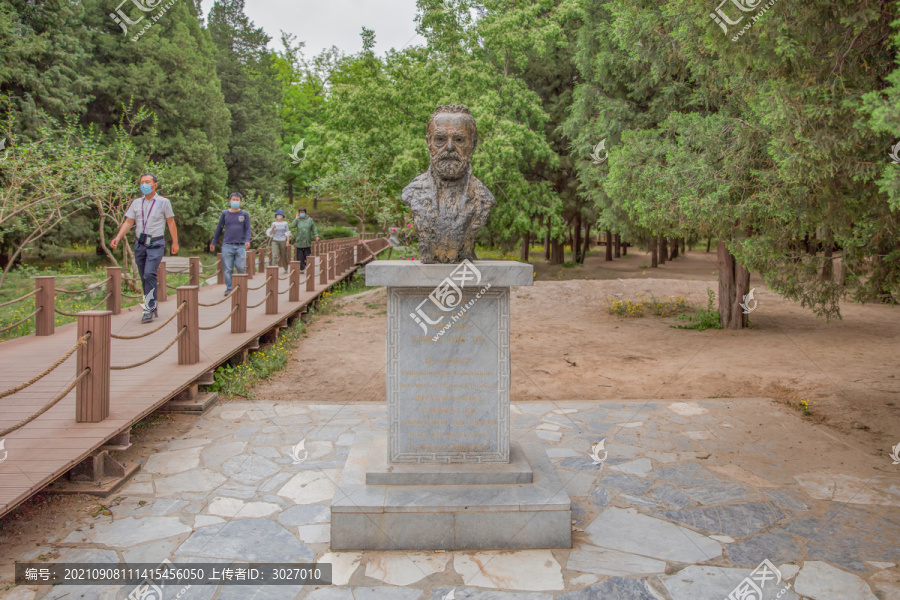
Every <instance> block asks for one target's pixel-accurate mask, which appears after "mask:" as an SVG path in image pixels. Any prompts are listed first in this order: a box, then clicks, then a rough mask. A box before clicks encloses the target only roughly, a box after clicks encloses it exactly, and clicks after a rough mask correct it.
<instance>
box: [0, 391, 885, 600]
mask: <svg viewBox="0 0 900 600" xmlns="http://www.w3.org/2000/svg"><path fill="white" fill-rule="evenodd" d="M511 412H512V415H511V416H512V419H511V431H512V439H514V440H515V439H523V438H525V437H526V436H527V439H530V440H539V441H538V443H540V444H541V445H542V446H543V449H544V450H545V451H546V455H547V456H549V457H550V462H551V463H552V464H553V466H554V470H555V473H556V476H557V477H558V480H559V485H560V487H561V489H564V490H566V491H568V493H569V496H570V497H571V510H572V520H573V521H574V525H573V541H574V547H573V548H572V549H571V550H561V549H557V550H525V551H513V552H491V551H457V552H446V553H434V552H387V551H367V552H333V551H332V550H331V549H330V548H329V543H328V539H329V535H328V534H329V532H330V526H331V523H330V519H331V515H330V511H329V507H330V503H331V501H332V498H333V497H334V496H335V493H336V492H341V493H344V494H346V495H347V496H348V497H349V498H352V497H353V496H352V495H353V494H354V493H355V492H356V491H357V490H352V489H349V490H341V489H340V488H341V486H340V482H341V478H342V475H344V474H346V473H348V472H352V471H353V470H354V469H356V470H357V471H358V474H362V475H363V476H364V467H361V466H360V465H354V464H351V463H348V461H347V457H348V450H349V449H351V448H353V447H354V445H355V444H357V440H359V439H363V438H364V437H367V436H372V435H376V434H383V433H384V427H385V423H386V420H385V409H384V406H383V405H378V404H371V403H361V404H354V405H349V406H343V405H335V404H330V405H316V404H310V403H297V404H296V405H285V404H284V403H281V404H278V405H277V406H276V405H275V404H274V403H270V402H265V401H258V402H250V401H248V402H231V403H223V404H220V405H219V406H216V407H213V408H212V409H211V410H210V411H209V412H208V413H207V414H206V415H204V416H203V417H201V418H197V419H196V421H194V424H193V426H192V427H191V429H190V430H189V431H188V432H187V433H185V435H184V436H183V437H182V439H177V440H170V441H167V442H163V443H160V444H158V446H157V447H156V448H155V451H154V453H153V454H152V455H150V456H147V457H146V460H145V468H144V470H143V472H141V473H139V474H138V475H137V476H136V477H135V478H134V479H133V480H132V481H131V482H129V484H128V485H127V486H126V487H124V488H123V489H122V491H121V492H120V493H119V496H121V499H120V500H118V501H116V502H112V503H111V506H110V510H111V512H112V514H111V515H102V514H101V515H99V516H98V517H96V518H95V517H92V516H90V515H85V516H83V517H81V518H79V519H78V520H76V521H74V522H70V523H65V524H63V523H61V524H60V525H59V530H58V531H57V532H56V534H55V535H54V536H51V538H50V539H49V540H48V541H45V542H43V543H42V544H41V545H40V546H39V547H37V548H35V549H33V550H29V551H28V552H27V553H26V554H25V555H24V556H6V555H3V551H2V549H0V557H2V558H3V559H4V560H5V561H10V562H11V561H13V560H18V561H24V560H36V557H37V556H39V555H41V554H43V555H47V554H51V553H58V555H59V556H58V558H54V559H53V561H54V562H65V561H72V562H74V561H83V562H91V563H98V564H99V563H106V564H109V563H112V562H124V561H131V562H136V561H141V562H151V563H157V564H158V563H160V562H162V561H163V560H165V559H168V560H171V561H175V562H182V563H185V562H191V563H197V562H220V563H227V562H229V561H232V560H257V561H265V562H274V561H293V562H299V561H310V560H319V561H322V562H329V563H331V564H332V565H333V574H334V582H335V585H333V586H329V587H319V588H314V587H295V586H266V587H258V588H244V587H238V586H225V585H220V586H194V587H192V588H190V589H187V590H185V591H184V593H183V594H182V595H181V596H180V598H179V600H230V599H238V598H241V599H243V598H257V599H267V598H273V599H279V600H280V599H285V600H381V599H384V600H463V599H467V600H507V599H509V600H597V599H602V600H726V598H728V595H729V594H730V593H731V592H732V590H734V589H735V588H736V586H738V585H741V584H742V582H744V581H745V580H746V579H747V578H749V577H751V574H753V573H754V571H755V569H757V566H758V565H759V564H760V563H762V562H763V561H764V560H768V561H770V562H771V563H772V564H773V565H774V566H777V568H778V569H779V570H780V573H781V576H782V578H783V579H782V581H781V582H779V584H778V586H777V587H776V586H775V584H774V583H773V581H771V580H766V581H765V583H766V586H764V588H763V590H762V592H763V594H762V598H763V600H771V598H775V597H776V596H777V595H778V594H779V593H781V596H780V600H796V599H797V598H804V599H807V600H873V599H877V600H895V599H897V598H900V568H898V566H897V565H898V563H900V544H898V540H900V512H898V511H897V507H898V506H900V483H898V478H900V468H898V467H892V466H891V464H890V460H889V459H885V461H882V460H881V458H882V457H866V458H865V459H864V460H863V463H864V466H865V467H866V468H868V469H871V473H873V474H874V473H877V475H875V476H871V475H869V476H866V475H865V474H864V473H863V472H861V471H860V468H857V469H856V470H855V471H854V470H852V469H847V468H844V467H842V466H841V464H842V459H843V458H845V457H846V455H847V453H849V452H854V451H855V450H854V449H853V448H852V446H849V445H847V444H844V443H839V442H836V441H835V438H834V437H833V436H831V435H830V434H826V433H822V432H820V431H818V430H816V429H815V428H814V427H813V426H812V425H811V424H810V423H808V422H807V421H805V420H804V419H803V418H802V417H801V416H800V415H799V414H796V413H793V412H790V411H788V410H787V409H785V408H784V407H783V406H781V405H777V404H775V403H773V402H771V401H769V400H766V399H728V400H723V399H716V400H695V401H689V400H684V399H678V400H671V401H669V400H659V399H654V400H652V401H643V400H636V401H618V402H605V401H603V402H531V403H527V404H515V403H514V404H513V406H512V411H511ZM760 414H765V415H766V419H767V421H766V422H765V423H762V424H761V423H760V421H761V420H762V419H760V418H759V415H760ZM770 422H772V423H775V425H773V426H771V427H769V424H770ZM726 425H728V427H726ZM739 426H740V427H744V428H745V429H750V428H751V427H753V428H754V429H755V430H758V431H757V433H758V434H759V436H760V440H761V441H760V442H759V443H755V444H748V445H745V446H744V447H742V448H740V449H737V450H736V449H735V448H734V447H733V446H734V444H733V437H732V432H733V431H734V428H736V427H739ZM539 427H542V429H538V428H539ZM540 431H544V432H550V433H559V434H560V435H559V436H558V439H556V436H551V437H552V438H554V439H548V438H542V437H540V436H537V432H540ZM784 431H789V432H791V433H790V434H791V435H794V436H796V437H797V438H798V439H802V440H803V447H804V450H805V452H806V453H808V455H807V456H804V460H803V461H798V460H794V458H795V457H781V456H774V455H772V454H771V453H769V452H767V451H766V444H765V443H764V441H765V439H766V437H767V436H774V435H784V433H783V432H784ZM604 438H605V448H606V450H607V451H608V456H607V457H606V458H605V460H603V461H601V462H600V464H596V461H594V460H593V459H592V458H591V448H592V446H593V445H594V444H596V443H597V442H599V441H600V440H601V439H604ZM301 440H302V441H304V442H305V443H304V447H305V452H306V454H305V455H304V456H300V457H298V458H302V460H297V459H295V458H294V455H295V453H294V452H293V450H294V448H295V447H296V446H297V445H298V444H299V442H300V441H301ZM301 454H302V453H301ZM861 460H862V459H861ZM360 469H362V470H360ZM892 469H893V470H892ZM536 475H539V474H536ZM385 492H386V490H385ZM369 525H371V524H369ZM0 526H2V522H0ZM431 526H432V523H429V522H423V523H421V524H420V525H419V528H420V535H422V536H423V537H426V538H427V536H428V535H429V531H430V528H431ZM527 528H528V524H524V525H522V526H521V527H518V528H516V527H515V526H512V525H511V526H510V527H509V531H508V535H509V536H510V538H513V537H514V536H516V535H521V533H520V531H519V529H523V530H526V531H527ZM50 540H53V541H50ZM757 573H758V571H757ZM3 587H4V586H3V585H2V584H0V590H2V588H3ZM128 591H129V590H123V589H122V588H121V586H119V587H115V586H87V587H77V588H76V587H62V586H58V587H55V588H50V587H47V586H37V585H35V586H19V587H14V588H11V589H7V590H2V591H0V600H48V599H49V600H53V599H57V598H59V599H62V598H66V599H67V600H72V599H75V598H79V599H80V598H84V599H90V600H94V599H100V600H112V599H116V600H121V598H124V597H125V596H127V593H128ZM180 592H181V588H177V589H171V586H169V588H166V589H165V590H164V592H163V597H162V598H163V599H165V600H170V599H171V598H175V596H176V595H177V594H178V593H180ZM735 597H740V596H735ZM153 600H157V599H156V598H154V599H153ZM160 600H162V599H160Z"/></svg>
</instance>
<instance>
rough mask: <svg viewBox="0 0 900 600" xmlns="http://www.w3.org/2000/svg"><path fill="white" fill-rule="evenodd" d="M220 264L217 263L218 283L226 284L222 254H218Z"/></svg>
mask: <svg viewBox="0 0 900 600" xmlns="http://www.w3.org/2000/svg"><path fill="white" fill-rule="evenodd" d="M216 257H217V258H218V259H219V262H217V263H216V283H225V269H224V268H222V253H221V252H219V253H218V254H216Z"/></svg>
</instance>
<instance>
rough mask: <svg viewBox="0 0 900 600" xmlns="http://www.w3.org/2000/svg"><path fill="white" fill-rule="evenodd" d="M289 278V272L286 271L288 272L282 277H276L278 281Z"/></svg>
mask: <svg viewBox="0 0 900 600" xmlns="http://www.w3.org/2000/svg"><path fill="white" fill-rule="evenodd" d="M290 278H291V274H290V273H288V274H287V275H285V276H284V277H279V278H278V281H284V280H285V279H290Z"/></svg>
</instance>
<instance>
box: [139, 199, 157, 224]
mask: <svg viewBox="0 0 900 600" xmlns="http://www.w3.org/2000/svg"><path fill="white" fill-rule="evenodd" d="M158 197H159V195H158V194H157V195H155V196H154V197H153V203H152V204H151V205H150V211H149V212H148V213H147V214H146V215H144V201H145V200H146V199H147V198H146V197H144V198H141V229H142V231H141V233H143V234H146V233H147V217H148V216H152V215H153V207H154V206H156V199H157V198H158Z"/></svg>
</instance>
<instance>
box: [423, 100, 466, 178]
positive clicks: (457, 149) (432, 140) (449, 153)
mask: <svg viewBox="0 0 900 600" xmlns="http://www.w3.org/2000/svg"><path fill="white" fill-rule="evenodd" d="M469 119H471V117H469V116H468V115H464V114H456V113H440V114H438V115H435V117H434V119H433V120H432V122H431V128H430V129H431V131H430V132H429V135H428V152H429V153H430V154H431V166H432V167H433V168H434V170H435V172H436V173H437V174H438V176H440V177H441V178H442V179H459V178H460V177H462V176H463V175H465V174H466V171H467V170H468V168H469V159H470V158H471V157H472V152H474V151H475V143H476V142H475V132H474V131H473V127H472V126H471V123H470V122H469Z"/></svg>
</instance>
